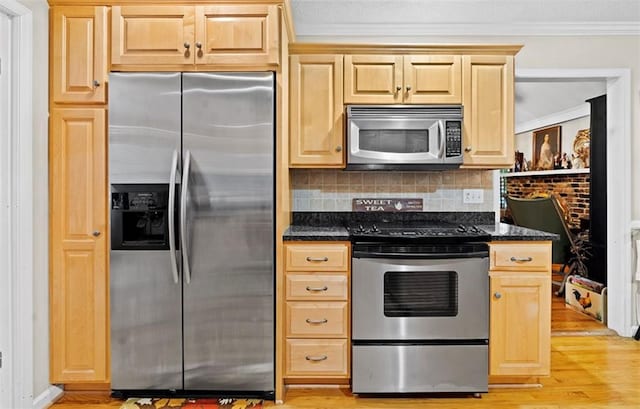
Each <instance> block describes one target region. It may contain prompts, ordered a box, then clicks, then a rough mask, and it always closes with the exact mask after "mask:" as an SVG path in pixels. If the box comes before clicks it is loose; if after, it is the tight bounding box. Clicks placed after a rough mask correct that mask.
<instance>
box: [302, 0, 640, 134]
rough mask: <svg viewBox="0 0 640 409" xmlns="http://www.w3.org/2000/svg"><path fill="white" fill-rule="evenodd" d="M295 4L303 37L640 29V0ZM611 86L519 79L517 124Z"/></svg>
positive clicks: (306, 0)
mask: <svg viewBox="0 0 640 409" xmlns="http://www.w3.org/2000/svg"><path fill="white" fill-rule="evenodd" d="M291 8H292V13H293V21H294V27H295V31H296V36H297V40H298V41H303V42H304V41H314V42H317V41H326V42H386V43H394V42H396V43H397V42H403V43H407V42H452V41H451V38H454V41H453V42H461V43H463V42H464V43H474V42H481V41H483V40H482V38H481V36H505V37H506V36H548V35H556V36H563V35H640V0H291ZM408 40H414V41H408ZM484 41H486V40H484ZM505 41H506V40H505ZM605 92H606V84H605V83H604V82H603V81H595V82H594V81H582V82H566V81H565V82H554V83H540V82H535V83H521V82H516V87H515V101H516V106H515V122H516V128H519V127H520V126H521V125H522V124H524V123H529V122H530V121H532V120H535V119H539V118H541V117H546V116H549V115H552V114H555V113H557V112H561V111H566V110H568V109H572V108H575V107H577V106H579V105H581V104H584V101H585V100H586V99H588V98H592V97H595V96H598V95H602V94H604V93H605Z"/></svg>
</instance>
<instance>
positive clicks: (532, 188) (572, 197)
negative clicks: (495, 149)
mask: <svg viewBox="0 0 640 409" xmlns="http://www.w3.org/2000/svg"><path fill="white" fill-rule="evenodd" d="M590 176H591V174H590V173H551V172H541V173H540V174H535V173H533V174H525V173H523V174H522V175H519V174H517V173H514V174H509V175H508V176H507V177H505V183H506V191H507V195H509V196H512V197H521V198H524V197H528V196H529V195H531V194H534V193H555V194H556V196H557V197H558V198H559V199H560V202H561V203H562V204H563V205H564V206H565V208H566V209H567V210H568V223H569V226H570V227H571V228H575V229H580V219H588V218H589V179H590Z"/></svg>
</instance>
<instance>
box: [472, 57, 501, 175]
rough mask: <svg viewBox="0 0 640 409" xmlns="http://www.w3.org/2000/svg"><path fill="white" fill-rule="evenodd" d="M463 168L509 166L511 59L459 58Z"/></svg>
mask: <svg viewBox="0 0 640 409" xmlns="http://www.w3.org/2000/svg"><path fill="white" fill-rule="evenodd" d="M462 66H463V74H462V85H463V90H464V92H463V94H462V103H463V105H464V126H463V146H464V149H465V153H464V165H465V166H467V165H468V166H478V167H496V168H499V167H509V166H512V165H513V143H514V142H513V138H514V128H513V75H514V74H513V57H512V56H501V55H499V56H481V55H478V56H476V55H472V56H463V59H462Z"/></svg>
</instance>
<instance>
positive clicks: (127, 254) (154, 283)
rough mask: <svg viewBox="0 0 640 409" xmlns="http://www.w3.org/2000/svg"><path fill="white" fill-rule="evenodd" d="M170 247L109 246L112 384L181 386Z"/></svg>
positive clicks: (178, 287) (114, 386) (179, 288)
mask: <svg viewBox="0 0 640 409" xmlns="http://www.w3.org/2000/svg"><path fill="white" fill-rule="evenodd" d="M170 266H171V263H170V257H169V251H168V250H165V251H153V250H149V251H127V250H112V251H111V288H110V292H111V389H113V390H131V389H161V390H166V389H181V388H182V333H181V331H182V328H181V318H182V317H181V315H182V310H181V308H180V301H181V292H182V286H181V285H180V283H177V284H176V283H175V281H174V277H173V275H172V273H171V267H170Z"/></svg>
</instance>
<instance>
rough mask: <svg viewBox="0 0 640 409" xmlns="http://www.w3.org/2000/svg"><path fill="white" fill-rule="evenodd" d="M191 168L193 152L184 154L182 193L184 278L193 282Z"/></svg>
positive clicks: (181, 222)
mask: <svg viewBox="0 0 640 409" xmlns="http://www.w3.org/2000/svg"><path fill="white" fill-rule="evenodd" d="M190 167H191V152H189V151H188V150H187V151H185V152H184V168H183V170H182V191H181V192H180V242H181V243H182V259H183V260H184V277H185V280H186V282H187V284H189V283H190V282H191V269H190V268H189V244H188V243H187V234H186V233H187V194H188V192H189V168H190Z"/></svg>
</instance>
